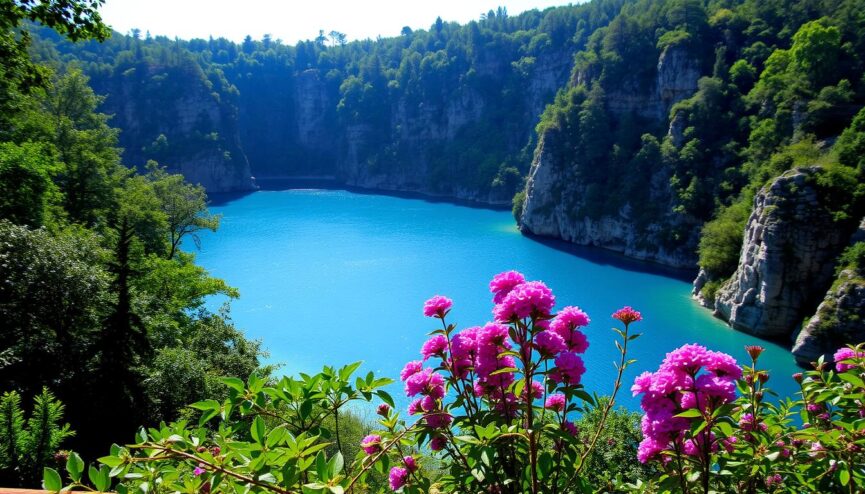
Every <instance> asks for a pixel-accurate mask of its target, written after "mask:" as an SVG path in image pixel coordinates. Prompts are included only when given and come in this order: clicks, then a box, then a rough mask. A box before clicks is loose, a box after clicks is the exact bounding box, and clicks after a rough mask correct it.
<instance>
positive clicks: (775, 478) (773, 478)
mask: <svg viewBox="0 0 865 494" xmlns="http://www.w3.org/2000/svg"><path fill="white" fill-rule="evenodd" d="M782 482H784V478H783V477H781V474H780V473H776V474H773V475H769V476H768V477H766V487H767V488H769V489H771V488H773V487H775V486H777V485H781V483H782Z"/></svg>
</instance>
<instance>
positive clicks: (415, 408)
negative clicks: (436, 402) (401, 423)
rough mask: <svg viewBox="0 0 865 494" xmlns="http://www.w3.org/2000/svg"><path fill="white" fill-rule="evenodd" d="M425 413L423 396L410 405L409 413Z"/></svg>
mask: <svg viewBox="0 0 865 494" xmlns="http://www.w3.org/2000/svg"><path fill="white" fill-rule="evenodd" d="M419 413H423V398H418V399H416V400H414V401H413V402H411V403H409V405H408V414H409V415H417V414H419Z"/></svg>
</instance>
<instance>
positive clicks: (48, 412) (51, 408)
mask: <svg viewBox="0 0 865 494" xmlns="http://www.w3.org/2000/svg"><path fill="white" fill-rule="evenodd" d="M64 408H65V407H64V406H63V403H61V402H60V401H59V400H57V399H56V398H55V397H54V394H53V393H51V391H49V390H48V388H43V389H42V392H41V393H40V394H39V395H37V396H36V397H35V398H34V399H33V409H32V411H31V413H30V417H29V418H27V419H26V420H25V418H24V410H23V409H22V408H21V396H20V395H19V394H18V393H17V392H15V391H11V392H6V393H3V396H2V397H0V482H2V483H3V485H4V486H12V485H17V486H36V485H38V483H39V479H41V478H42V469H43V468H44V467H46V466H49V465H50V464H51V463H52V461H53V460H54V454H55V453H57V450H58V448H59V446H60V444H61V443H62V442H63V441H64V440H66V439H67V438H69V437H71V436H73V435H74V434H75V433H74V432H73V431H72V430H71V429H70V427H69V424H63V425H61V423H62V421H63V412H64Z"/></svg>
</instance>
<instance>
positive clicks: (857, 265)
mask: <svg viewBox="0 0 865 494" xmlns="http://www.w3.org/2000/svg"><path fill="white" fill-rule="evenodd" d="M845 269H851V270H853V271H854V272H855V273H858V274H859V275H865V242H856V243H854V244H853V245H851V246H849V247H847V248H846V249H845V250H844V252H843V253H842V254H841V257H840V258H839V259H838V267H837V268H836V269H835V272H836V275H837V274H840V272H841V271H843V270H845Z"/></svg>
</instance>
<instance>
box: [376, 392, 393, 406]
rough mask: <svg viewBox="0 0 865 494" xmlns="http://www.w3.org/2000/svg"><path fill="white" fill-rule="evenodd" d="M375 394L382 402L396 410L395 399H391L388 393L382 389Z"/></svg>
mask: <svg viewBox="0 0 865 494" xmlns="http://www.w3.org/2000/svg"><path fill="white" fill-rule="evenodd" d="M375 394H376V395H378V397H379V398H381V401H383V402H385V403H387V404H388V405H390V407H391V408H396V405H394V401H393V397H391V395H390V394H389V393H388V392H387V391H384V390H381V389H380V390H378V391H376V392H375Z"/></svg>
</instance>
